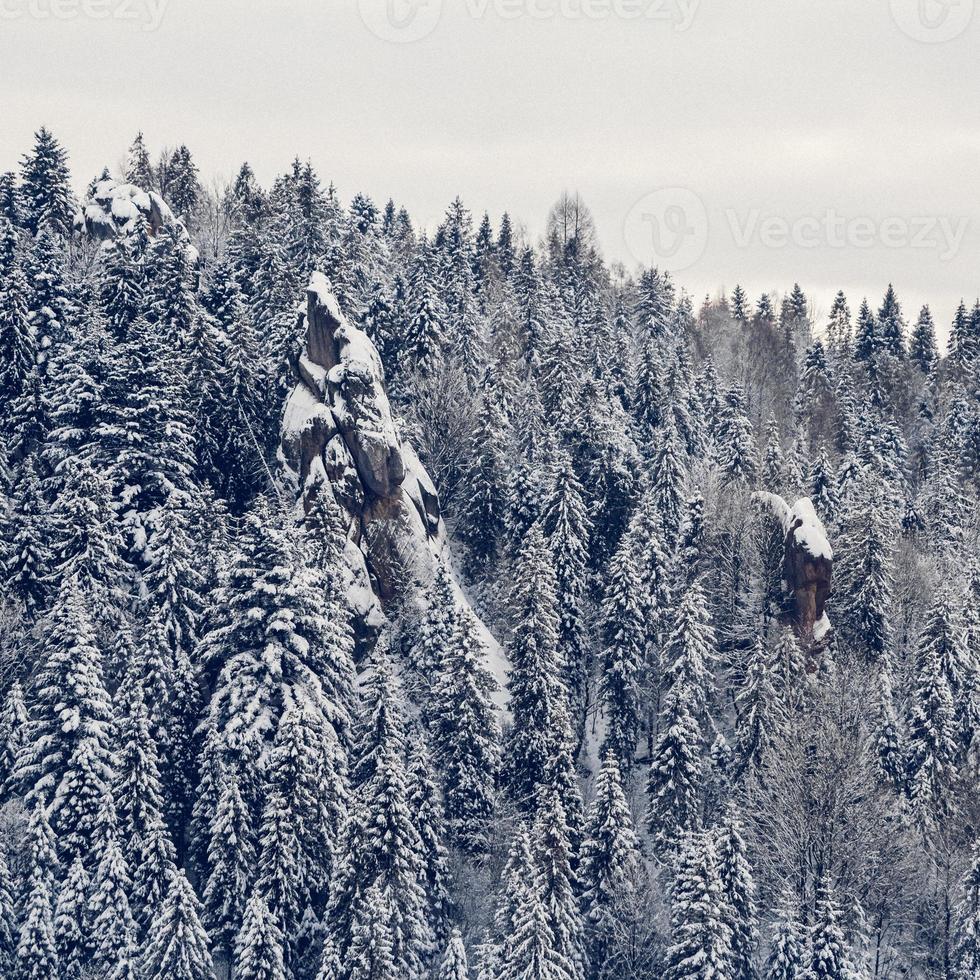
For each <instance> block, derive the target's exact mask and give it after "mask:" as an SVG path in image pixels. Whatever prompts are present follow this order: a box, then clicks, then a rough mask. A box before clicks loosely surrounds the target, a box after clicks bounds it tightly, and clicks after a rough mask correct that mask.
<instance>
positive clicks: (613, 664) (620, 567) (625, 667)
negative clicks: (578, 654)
mask: <svg viewBox="0 0 980 980" xmlns="http://www.w3.org/2000/svg"><path fill="white" fill-rule="evenodd" d="M640 584H641V578H640V573H639V569H638V568H637V565H636V561H635V559H634V555H633V542H632V540H631V539H630V538H629V536H628V535H627V536H626V537H624V539H623V542H622V543H621V544H620V547H619V550H618V551H617V553H616V557H615V558H614V559H613V562H612V566H611V567H610V569H609V581H608V584H607V586H606V595H605V601H604V603H603V609H602V615H603V639H604V641H605V649H604V651H603V654H602V681H601V687H600V698H601V700H602V705H603V713H604V715H605V719H606V735H605V742H604V747H603V748H604V751H611V752H613V753H614V754H615V755H616V758H617V759H618V760H619V765H620V769H621V771H622V773H623V775H624V776H625V777H626V780H627V782H629V780H630V776H631V773H632V769H633V757H634V755H635V752H636V741H637V736H638V734H639V725H640V679H641V671H642V669H643V662H644V642H643V641H644V639H645V636H646V628H645V624H644V621H643V609H642V605H641V602H642V600H641V597H640V595H639V586H640Z"/></svg>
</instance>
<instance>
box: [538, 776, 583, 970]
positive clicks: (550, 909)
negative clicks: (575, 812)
mask: <svg viewBox="0 0 980 980" xmlns="http://www.w3.org/2000/svg"><path fill="white" fill-rule="evenodd" d="M532 853H533V855H534V863H535V868H536V880H535V885H534V890H535V892H536V893H537V895H538V896H539V898H540V901H541V902H542V904H543V905H544V910H545V916H546V921H547V923H548V927H549V931H550V932H551V936H552V951H553V954H554V957H555V959H556V961H557V963H558V964H559V967H560V970H561V973H562V975H565V976H568V977H570V978H584V977H585V970H586V959H585V941H584V925H583V921H582V914H581V911H580V909H579V905H578V899H577V897H576V889H577V880H576V878H575V877H574V875H573V872H572V860H573V859H574V854H573V851H572V843H571V840H570V835H569V827H568V824H567V822H566V819H565V809H564V807H563V806H562V801H561V799H560V797H559V794H558V792H557V791H556V790H555V789H553V788H552V787H549V786H542V787H541V790H540V793H539V800H538V814H537V818H536V820H535V823H534V829H533V834H532Z"/></svg>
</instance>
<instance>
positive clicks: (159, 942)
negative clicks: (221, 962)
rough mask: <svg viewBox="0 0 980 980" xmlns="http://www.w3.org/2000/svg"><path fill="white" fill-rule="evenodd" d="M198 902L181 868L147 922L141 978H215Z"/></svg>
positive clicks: (148, 979) (177, 979) (185, 979)
mask: <svg viewBox="0 0 980 980" xmlns="http://www.w3.org/2000/svg"><path fill="white" fill-rule="evenodd" d="M208 946H209V942H208V936H207V933H206V932H205V931H204V928H203V926H202V925H201V919H200V903H199V902H198V900H197V896H196V895H195V894H194V889H193V888H192V887H191V885H190V882H189V881H188V880H187V878H186V876H185V875H184V872H183V871H179V870H178V871H175V872H174V873H173V876H172V877H171V879H170V889H169V891H168V893H167V900H166V902H164V905H163V908H162V909H161V910H160V912H159V913H158V914H157V916H156V917H155V918H154V920H153V922H152V923H151V924H150V930H149V934H148V935H147V938H146V944H145V948H144V951H143V957H142V969H141V972H140V976H141V980H214V964H213V962H212V960H211V953H210V951H209V949H208Z"/></svg>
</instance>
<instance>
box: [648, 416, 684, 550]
mask: <svg viewBox="0 0 980 980" xmlns="http://www.w3.org/2000/svg"><path fill="white" fill-rule="evenodd" d="M680 457H681V446H680V440H679V439H678V437H677V428H676V426H675V425H674V422H673V419H668V420H667V421H666V422H665V423H664V426H663V428H662V429H661V431H660V434H659V438H658V440H657V444H656V449H655V451H654V456H653V463H652V469H651V472H652V473H653V480H652V486H651V499H652V502H653V504H654V506H655V507H656V509H657V512H658V514H659V515H660V523H661V526H662V528H663V539H664V544H665V545H666V547H667V549H668V551H673V548H674V546H675V545H676V543H677V538H678V535H679V534H680V530H681V522H682V521H683V519H684V484H685V475H684V469H683V466H682V464H681V459H680Z"/></svg>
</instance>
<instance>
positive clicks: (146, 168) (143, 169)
mask: <svg viewBox="0 0 980 980" xmlns="http://www.w3.org/2000/svg"><path fill="white" fill-rule="evenodd" d="M126 180H128V181H129V183H131V184H135V185H136V186H137V187H138V188H139V189H140V190H143V191H148V190H151V189H152V188H153V186H154V184H155V181H154V179H153V167H152V165H151V164H150V154H149V151H148V150H147V148H146V143H145V142H144V141H143V133H142V131H140V132H138V133H137V134H136V139H134V140H133V142H132V145H131V146H130V148H129V153H128V155H127V158H126Z"/></svg>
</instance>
